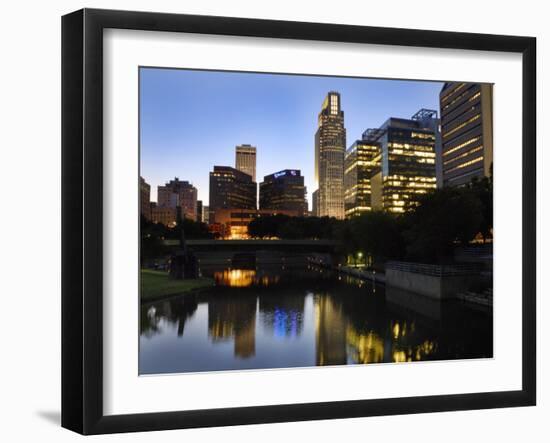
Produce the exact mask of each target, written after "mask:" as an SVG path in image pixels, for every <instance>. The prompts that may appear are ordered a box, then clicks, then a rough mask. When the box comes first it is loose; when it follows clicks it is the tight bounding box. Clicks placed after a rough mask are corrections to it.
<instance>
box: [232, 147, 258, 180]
mask: <svg viewBox="0 0 550 443" xmlns="http://www.w3.org/2000/svg"><path fill="white" fill-rule="evenodd" d="M235 168H236V169H238V170H239V171H241V172H244V173H245V174H248V175H250V176H251V177H252V181H254V182H255V181H256V147H255V146H251V145H239V146H237V147H236V148H235Z"/></svg>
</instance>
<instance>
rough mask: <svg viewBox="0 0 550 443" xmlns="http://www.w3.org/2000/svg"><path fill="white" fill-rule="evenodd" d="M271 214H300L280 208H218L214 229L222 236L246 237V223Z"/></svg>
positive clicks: (295, 215)
mask: <svg viewBox="0 0 550 443" xmlns="http://www.w3.org/2000/svg"><path fill="white" fill-rule="evenodd" d="M273 215H288V216H289V217H297V216H299V215H300V214H299V213H298V212H297V211H289V210H281V209H273V210H271V209H260V210H258V209H236V208H227V209H218V210H216V225H219V226H216V228H215V230H216V232H217V233H219V234H220V235H221V236H222V237H226V238H232V239H245V238H248V225H249V223H250V222H251V221H253V220H255V219H257V218H258V217H267V216H273ZM211 226H212V225H211Z"/></svg>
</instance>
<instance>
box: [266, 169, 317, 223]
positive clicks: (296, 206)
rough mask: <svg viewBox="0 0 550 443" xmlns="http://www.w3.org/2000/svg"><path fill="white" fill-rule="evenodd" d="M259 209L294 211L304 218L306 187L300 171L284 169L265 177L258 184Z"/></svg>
mask: <svg viewBox="0 0 550 443" xmlns="http://www.w3.org/2000/svg"><path fill="white" fill-rule="evenodd" d="M260 209H275V210H288V211H295V212H296V214H298V215H299V216H305V215H306V213H307V200H306V187H305V186H304V177H303V176H302V175H301V174H300V170H298V169H285V170H283V171H279V172H275V173H273V174H270V175H266V176H265V177H264V181H263V182H262V183H260Z"/></svg>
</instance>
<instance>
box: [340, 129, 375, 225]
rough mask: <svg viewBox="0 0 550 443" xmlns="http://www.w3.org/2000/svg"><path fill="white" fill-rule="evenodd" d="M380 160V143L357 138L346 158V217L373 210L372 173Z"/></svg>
mask: <svg viewBox="0 0 550 443" xmlns="http://www.w3.org/2000/svg"><path fill="white" fill-rule="evenodd" d="M379 162H380V144H379V143H377V142H373V141H368V140H357V141H356V142H355V143H353V145H351V146H350V147H349V149H348V150H347V151H346V156H345V159H344V208H345V211H346V218H348V217H352V216H354V215H360V214H362V213H364V212H367V211H370V210H372V202H371V175H372V172H373V171H374V169H375V168H376V167H377V166H379Z"/></svg>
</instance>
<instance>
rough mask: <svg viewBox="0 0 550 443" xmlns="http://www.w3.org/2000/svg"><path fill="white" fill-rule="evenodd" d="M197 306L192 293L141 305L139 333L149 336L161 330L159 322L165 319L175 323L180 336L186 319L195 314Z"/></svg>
mask: <svg viewBox="0 0 550 443" xmlns="http://www.w3.org/2000/svg"><path fill="white" fill-rule="evenodd" d="M197 307H198V304H197V299H196V297H195V296H194V295H186V296H184V297H181V298H174V299H171V300H167V301H164V302H160V303H157V304H155V305H150V306H147V305H146V306H143V307H142V308H141V311H142V314H141V320H140V328H141V334H144V335H145V336H148V337H150V336H152V335H154V334H156V333H159V332H161V328H160V322H161V320H165V321H168V322H170V323H176V324H177V331H178V336H180V337H181V336H182V335H183V331H184V329H185V324H186V322H187V320H188V319H189V318H191V317H193V315H195V312H196V311H197Z"/></svg>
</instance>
